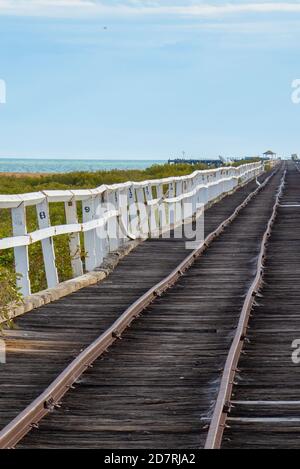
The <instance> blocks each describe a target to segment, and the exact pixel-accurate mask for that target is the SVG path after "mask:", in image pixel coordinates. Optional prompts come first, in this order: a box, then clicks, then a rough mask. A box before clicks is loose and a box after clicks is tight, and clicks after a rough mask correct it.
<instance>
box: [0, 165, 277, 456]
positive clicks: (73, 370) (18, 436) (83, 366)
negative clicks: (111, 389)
mask: <svg viewBox="0 0 300 469" xmlns="http://www.w3.org/2000/svg"><path fill="white" fill-rule="evenodd" d="M278 171H279V167H277V168H276V169H275V171H273V172H272V173H271V175H270V176H268V177H267V178H266V179H265V181H264V182H263V183H262V184H261V185H260V186H258V187H257V188H256V189H255V190H254V191H253V192H251V193H250V194H249V195H248V196H247V197H246V198H245V200H244V201H243V202H242V203H241V204H240V205H239V206H238V207H237V208H236V209H235V210H234V212H233V213H232V214H231V215H230V216H229V217H228V218H227V219H225V220H224V221H223V222H222V223H221V224H220V225H219V226H218V228H217V229H216V230H214V231H213V232H212V233H210V234H209V235H208V236H207V237H206V238H205V240H204V242H203V243H202V244H201V245H200V246H199V247H198V248H196V249H195V250H194V251H192V253H191V254H190V255H188V256H187V257H186V258H185V259H184V260H183V261H182V262H181V263H180V264H179V265H178V266H177V268H175V269H174V270H173V271H172V272H171V273H170V274H169V275H168V276H167V277H165V278H164V279H163V280H162V281H161V282H159V283H158V284H156V285H155V286H154V287H152V288H151V289H149V290H148V291H147V292H146V293H145V294H144V295H142V296H141V297H140V298H139V299H138V300H137V301H135V302H134V303H133V304H132V305H131V306H129V307H128V308H127V309H126V310H125V312H123V313H122V315H121V316H120V317H119V318H118V319H117V320H116V321H115V322H114V323H113V324H112V326H111V327H110V328H108V329H107V330H106V331H105V332H104V333H103V334H101V335H100V336H99V337H98V338H97V339H96V340H95V341H94V342H93V343H92V344H91V345H89V346H88V347H87V348H86V349H84V350H83V351H82V352H81V353H80V354H79V355H78V356H77V357H76V358H75V359H74V360H73V361H72V362H71V363H70V364H69V365H68V366H67V367H66V368H65V369H64V370H63V371H62V372H61V373H60V374H59V375H58V377H57V378H56V379H55V380H54V381H53V382H52V383H51V384H50V385H49V386H48V387H47V389H46V390H45V391H44V392H43V393H42V394H40V395H39V396H38V397H37V398H36V399H35V400H34V401H33V402H32V403H31V404H29V405H28V406H27V407H26V408H25V409H24V410H23V411H22V412H21V413H20V414H19V415H17V416H16V417H15V418H14V419H13V420H12V421H11V422H10V423H9V424H8V425H6V426H5V427H4V428H3V429H2V431H1V432H0V449H7V448H13V447H14V446H15V445H16V444H17V443H18V442H19V441H20V440H22V438H23V437H24V436H25V435H26V434H27V433H28V432H29V431H30V430H31V429H32V428H37V427H38V423H39V421H40V420H41V419H42V418H43V417H45V416H46V415H47V414H48V413H49V412H51V411H52V410H54V409H55V408H56V407H60V400H61V399H62V397H63V396H64V395H65V394H66V393H67V392H68V390H69V389H71V388H72V387H73V384H74V383H75V382H76V381H77V380H78V378H79V377H80V376H81V375H82V374H83V373H84V372H85V371H86V370H87V369H88V368H89V367H91V366H92V363H93V362H94V361H95V360H96V359H97V358H99V357H100V356H101V355H103V354H104V353H105V352H106V351H107V349H108V348H109V347H110V346H111V345H112V344H113V343H114V342H115V341H116V340H117V339H120V338H121V335H122V333H123V332H124V331H125V330H126V329H127V328H128V327H129V326H130V324H131V322H132V321H133V320H134V319H136V318H137V317H138V316H139V315H140V314H141V313H142V311H143V310H144V309H145V308H147V307H148V306H149V305H150V304H151V303H152V302H153V301H154V300H155V299H156V298H157V297H159V296H161V295H162V294H163V293H164V292H165V291H167V290H168V289H169V288H171V287H172V286H173V285H174V284H175V283H176V282H177V281H178V279H179V278H181V277H182V275H184V273H185V272H186V271H187V270H188V269H189V268H190V267H191V266H192V264H193V263H194V262H195V261H196V259H198V258H199V257H201V255H202V254H203V253H204V252H205V251H206V250H207V249H208V247H209V246H210V245H211V244H212V242H213V241H214V240H215V239H216V238H217V237H218V236H219V235H220V234H221V233H222V232H223V231H224V230H225V228H226V227H227V226H228V225H229V224H230V223H232V221H233V220H234V219H235V218H237V216H238V215H239V213H240V211H241V210H242V209H243V208H244V207H246V205H248V203H249V202H250V201H251V200H252V199H253V198H254V197H255V196H256V195H257V194H258V193H259V192H260V191H261V190H262V189H263V188H265V187H266V185H267V184H268V182H269V181H270V179H271V178H272V177H273V176H274V175H275V174H276V173H277V172H278Z"/></svg>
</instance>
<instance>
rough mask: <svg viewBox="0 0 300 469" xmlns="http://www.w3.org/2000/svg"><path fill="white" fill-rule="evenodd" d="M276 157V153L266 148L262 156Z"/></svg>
mask: <svg viewBox="0 0 300 469" xmlns="http://www.w3.org/2000/svg"><path fill="white" fill-rule="evenodd" d="M276 157H277V154H276V153H274V152H273V151H271V150H268V151H266V152H265V153H264V158H270V159H275V158H276Z"/></svg>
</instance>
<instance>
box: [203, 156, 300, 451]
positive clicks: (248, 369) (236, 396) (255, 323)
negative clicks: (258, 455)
mask: <svg viewBox="0 0 300 469" xmlns="http://www.w3.org/2000/svg"><path fill="white" fill-rule="evenodd" d="M299 181H300V175H299V172H297V171H296V169H295V166H294V165H293V164H292V163H289V166H288V170H287V174H286V182H285V186H284V187H283V188H282V194H281V196H280V199H279V200H278V205H277V207H276V211H275V212H276V213H274V217H273V222H274V223H273V224H272V226H271V225H270V226H269V228H270V229H269V236H268V242H267V243H262V246H261V252H262V253H263V256H264V258H263V260H262V261H263V264H264V267H263V269H261V268H259V276H258V277H259V285H255V288H254V290H255V291H256V292H257V293H258V292H259V294H258V295H256V297H255V302H254V304H253V305H252V306H251V301H249V298H248V300H247V301H245V304H244V308H247V307H251V317H250V318H249V324H248V326H249V327H248V328H247V329H246V330H244V336H245V337H246V340H245V341H243V340H242V341H241V342H240V344H239V345H240V347H239V348H240V349H239V350H238V347H234V346H233V347H232V350H231V352H232V353H231V356H233V351H234V349H235V352H236V356H235V360H234V362H231V364H232V365H233V366H232V367H231V364H230V360H227V368H226V369H225V371H224V374H223V380H222V386H221V388H220V393H219V396H218V400H217V404H216V407H215V412H214V416H213V418H212V422H211V426H210V432H209V435H208V438H207V442H206V447H207V448H219V447H222V448H233V449H237V448H244V449H247V448H249V449H250V448H253V449H254V448H256V449H259V448H271V449H293V448H297V447H299V442H300V418H299V412H300V399H299V391H298V389H299V384H300V368H299V366H300V365H299V360H297V359H298V357H299V352H298V351H299V344H300V340H299V339H300V315H299V306H300V291H299V278H300V277H299V274H300V252H299V242H300V231H299V228H298V226H299V222H300V186H299ZM249 293H250V294H251V289H250V290H249ZM252 298H253V297H252ZM247 303H248V304H247ZM244 325H245V324H244ZM245 332H246V333H245ZM294 341H296V342H294ZM297 349H298V351H297ZM293 350H294V351H295V355H294V356H293V355H292V352H293ZM241 351H242V354H241V353H240V352H241ZM232 368H235V369H236V371H235V372H233V370H232ZM228 378H229V380H228ZM228 381H229V382H231V383H233V384H228ZM222 403H223V404H224V405H223V408H222Z"/></svg>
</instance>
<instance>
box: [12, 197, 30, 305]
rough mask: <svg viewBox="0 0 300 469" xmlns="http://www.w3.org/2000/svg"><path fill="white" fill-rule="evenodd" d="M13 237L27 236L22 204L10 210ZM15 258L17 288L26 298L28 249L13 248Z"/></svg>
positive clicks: (28, 284)
mask: <svg viewBox="0 0 300 469" xmlns="http://www.w3.org/2000/svg"><path fill="white" fill-rule="evenodd" d="M11 214H12V224H13V235H14V236H22V235H26V234H27V228H26V209H25V204H24V202H23V203H22V204H21V205H20V206H19V207H16V208H12V209H11ZM14 256H15V269H16V273H17V274H19V275H20V276H21V277H20V278H18V279H17V286H18V287H19V288H20V291H21V293H22V295H23V296H28V295H30V293H31V288H30V280H29V258H28V247H27V246H20V247H15V248H14Z"/></svg>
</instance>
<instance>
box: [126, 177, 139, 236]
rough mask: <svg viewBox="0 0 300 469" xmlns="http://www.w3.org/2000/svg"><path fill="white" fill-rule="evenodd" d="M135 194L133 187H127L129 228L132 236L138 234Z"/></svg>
mask: <svg viewBox="0 0 300 469" xmlns="http://www.w3.org/2000/svg"><path fill="white" fill-rule="evenodd" d="M135 197H136V194H135V189H134V187H133V186H131V187H128V214H129V226H130V231H131V233H132V234H133V235H137V233H138V226H139V220H138V211H137V205H136V200H135Z"/></svg>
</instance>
